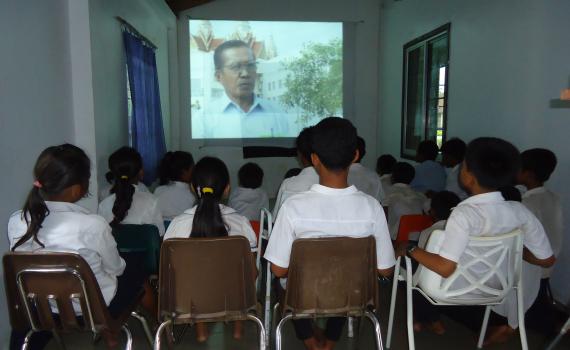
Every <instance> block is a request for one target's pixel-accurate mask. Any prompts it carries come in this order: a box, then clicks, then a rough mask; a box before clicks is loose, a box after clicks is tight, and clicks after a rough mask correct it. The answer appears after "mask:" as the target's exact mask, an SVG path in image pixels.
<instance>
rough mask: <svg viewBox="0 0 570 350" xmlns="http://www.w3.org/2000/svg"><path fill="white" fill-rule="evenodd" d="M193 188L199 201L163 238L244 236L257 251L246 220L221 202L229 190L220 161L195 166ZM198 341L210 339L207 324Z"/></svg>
mask: <svg viewBox="0 0 570 350" xmlns="http://www.w3.org/2000/svg"><path fill="white" fill-rule="evenodd" d="M191 186H192V190H193V191H194V193H196V196H197V198H198V202H197V203H196V205H195V206H194V207H192V208H191V209H188V210H186V211H185V212H184V213H182V214H181V215H179V216H177V217H176V218H174V220H172V222H171V223H170V225H169V226H168V230H167V231H166V234H165V235H164V239H165V240H166V239H169V238H188V237H190V238H195V237H197V238H200V237H223V236H235V235H239V236H244V237H245V238H247V239H248V240H249V244H250V246H251V249H252V251H255V249H256V246H257V240H256V237H255V232H253V229H252V228H251V225H250V223H249V221H248V219H247V218H245V217H243V216H241V215H239V214H238V213H237V212H236V211H235V210H234V209H232V208H230V207H227V206H225V205H223V204H222V203H221V201H222V199H224V198H225V197H227V195H228V193H229V191H230V175H229V172H228V168H227V167H226V165H225V164H224V162H222V161H221V160H220V159H218V158H213V157H204V158H202V159H200V161H198V163H196V166H195V167H194V171H193V172H192V180H191ZM242 332H243V329H242V325H241V322H236V323H235V327H234V337H235V338H241V336H242ZM196 337H197V339H198V341H199V342H205V341H206V340H208V329H207V328H206V324H205V323H197V324H196Z"/></svg>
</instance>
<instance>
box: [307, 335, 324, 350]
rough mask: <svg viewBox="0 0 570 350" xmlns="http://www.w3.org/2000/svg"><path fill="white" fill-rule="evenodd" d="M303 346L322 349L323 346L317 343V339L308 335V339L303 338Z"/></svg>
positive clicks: (316, 349)
mask: <svg viewBox="0 0 570 350" xmlns="http://www.w3.org/2000/svg"><path fill="white" fill-rule="evenodd" d="M303 344H305V348H306V349H307V350H322V349H323V348H322V347H321V346H320V345H319V341H318V340H317V338H315V337H310V338H309V339H305V340H303Z"/></svg>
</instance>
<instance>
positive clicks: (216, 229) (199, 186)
mask: <svg viewBox="0 0 570 350" xmlns="http://www.w3.org/2000/svg"><path fill="white" fill-rule="evenodd" d="M191 183H192V188H193V189H194V191H195V192H196V196H197V197H198V206H197V207H196V212H195V213H194V221H193V222H192V232H190V237H222V236H227V235H228V228H227V227H226V224H225V223H224V220H223V218H222V212H221V211H220V202H221V201H222V198H223V196H224V191H225V189H226V187H227V186H228V184H229V183H230V175H229V172H228V168H227V167H226V165H225V164H224V162H223V161H222V160H220V159H218V158H214V157H204V158H202V159H200V160H199V161H198V163H196V165H195V166H194V170H193V171H192V180H191Z"/></svg>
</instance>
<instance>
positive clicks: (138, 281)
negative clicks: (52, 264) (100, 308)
mask: <svg viewBox="0 0 570 350" xmlns="http://www.w3.org/2000/svg"><path fill="white" fill-rule="evenodd" d="M90 176H91V170H90V161H89V158H88V157H87V155H86V154H85V152H83V150H82V149H80V148H78V147H76V146H73V145H70V144H63V145H60V146H53V147H48V148H46V149H45V150H44V151H43V152H42V153H41V154H40V156H39V158H38V160H37V161H36V165H35V167H34V181H33V187H32V189H31V191H30V193H29V195H28V198H27V199H26V202H25V204H24V207H23V209H22V210H20V211H17V212H16V213H14V214H12V216H11V217H10V221H9V223H8V239H9V242H10V248H11V250H12V251H28V252H47V251H50V252H75V253H77V254H80V255H81V256H82V257H83V258H84V259H85V261H87V263H88V264H89V265H90V267H91V269H92V271H93V274H94V275H95V278H96V279H97V282H98V284H99V287H100V288H101V292H102V294H103V298H104V299H105V302H106V303H107V305H109V311H110V313H111V315H112V316H113V317H116V316H118V315H119V314H120V313H121V312H122V311H123V310H124V309H125V308H126V307H128V306H129V303H130V302H131V301H132V299H133V298H134V297H135V296H136V295H137V294H138V293H139V292H140V290H141V289H142V286H143V281H144V276H142V275H141V274H140V273H139V272H138V271H137V268H136V266H130V265H129V264H125V261H124V260H123V259H122V258H121V257H120V256H119V253H118V251H117V246H116V243H115V240H114V239H113V236H112V235H111V228H110V227H109V225H108V224H107V222H105V220H104V219H103V218H101V217H100V216H98V215H93V214H90V213H89V211H88V210H86V209H84V208H82V207H80V206H79V205H76V204H75V202H77V201H79V200H80V199H82V198H83V197H85V195H86V194H87V193H88V189H89V178H90ZM133 267H134V269H133ZM24 337H25V332H20V331H13V332H12V337H11V340H10V342H11V348H15V347H18V346H21V343H22V342H23V340H24ZM50 338H51V334H42V333H38V335H34V336H33V337H32V343H33V348H43V346H44V345H45V344H46V343H47V341H49V339H50ZM106 340H107V342H108V344H113V341H114V340H113V339H112V337H111V338H109V337H106Z"/></svg>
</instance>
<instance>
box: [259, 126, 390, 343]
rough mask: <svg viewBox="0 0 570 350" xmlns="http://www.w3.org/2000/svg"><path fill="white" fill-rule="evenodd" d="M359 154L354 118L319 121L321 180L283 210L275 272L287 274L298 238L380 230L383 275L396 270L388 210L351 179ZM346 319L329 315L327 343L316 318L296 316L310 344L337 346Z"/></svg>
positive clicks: (316, 145) (270, 253)
mask: <svg viewBox="0 0 570 350" xmlns="http://www.w3.org/2000/svg"><path fill="white" fill-rule="evenodd" d="M357 157H358V151H357V150H356V129H355V128H354V126H352V124H351V123H350V122H349V121H348V120H346V119H341V118H326V119H323V120H322V121H321V122H320V123H319V124H317V125H316V126H315V129H314V139H313V153H312V154H311V160H312V162H313V165H314V167H315V169H316V171H317V173H318V174H319V184H315V185H313V186H312V187H311V189H310V190H309V191H306V192H303V193H299V194H297V195H294V196H292V197H290V198H289V199H287V200H286V201H285V203H284V204H283V206H282V208H281V210H280V211H279V216H278V217H277V221H276V222H275V226H274V227H273V231H272V234H271V237H270V239H269V243H268V245H267V250H266V252H265V258H266V259H267V260H269V261H270V262H271V271H272V272H273V273H274V274H275V276H277V277H280V278H284V277H286V276H287V272H288V267H289V259H290V255H291V248H292V245H293V242H294V241H295V240H296V239H302V238H316V237H335V236H347V235H350V237H366V236H369V235H374V237H375V238H376V250H377V259H378V266H377V268H378V272H379V273H380V274H381V275H383V276H389V275H391V274H392V270H393V266H394V263H395V262H394V252H393V249H392V244H391V241H390V237H389V234H388V228H387V226H386V219H385V216H384V211H383V210H382V207H381V206H380V204H379V203H378V201H377V200H375V199H374V198H372V197H370V196H369V195H367V194H365V193H362V192H360V191H358V190H357V189H356V187H354V186H349V184H348V181H347V178H348V168H349V166H350V164H351V163H352V162H353V160H354V159H356V158H357ZM344 321H345V319H344V318H334V317H333V318H329V319H328V320H327V329H326V331H325V337H326V341H325V343H324V344H323V343H320V342H319V341H318V340H317V339H316V338H315V337H314V334H313V329H312V327H311V320H307V319H304V320H296V321H294V325H295V330H296V332H297V336H298V337H299V338H300V339H302V340H303V342H304V344H305V347H306V348H307V349H332V348H333V347H334V344H335V343H336V341H338V339H339V337H340V334H341V332H342V328H343V325H344Z"/></svg>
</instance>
